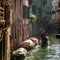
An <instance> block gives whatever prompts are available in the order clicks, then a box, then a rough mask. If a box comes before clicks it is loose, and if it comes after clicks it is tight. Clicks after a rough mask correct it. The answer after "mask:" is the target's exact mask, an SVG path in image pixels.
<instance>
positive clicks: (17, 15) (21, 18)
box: [11, 0, 29, 50]
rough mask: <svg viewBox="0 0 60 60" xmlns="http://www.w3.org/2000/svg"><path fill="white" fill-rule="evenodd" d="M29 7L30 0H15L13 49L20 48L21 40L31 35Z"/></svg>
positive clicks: (12, 33)
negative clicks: (28, 16)
mask: <svg viewBox="0 0 60 60" xmlns="http://www.w3.org/2000/svg"><path fill="white" fill-rule="evenodd" d="M27 8H28V0H14V6H13V23H12V29H11V43H12V44H11V48H12V49H11V50H16V49H17V48H19V47H20V44H21V42H22V41H24V40H26V39H27V38H28V37H29V29H28V25H29V20H28V18H27Z"/></svg>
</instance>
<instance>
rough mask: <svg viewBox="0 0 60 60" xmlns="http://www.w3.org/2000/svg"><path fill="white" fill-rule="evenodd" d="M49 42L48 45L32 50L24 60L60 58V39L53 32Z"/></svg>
mask: <svg viewBox="0 0 60 60" xmlns="http://www.w3.org/2000/svg"><path fill="white" fill-rule="evenodd" d="M49 42H50V43H49V45H48V46H47V47H43V48H42V47H41V46H40V47H39V49H38V48H37V49H36V50H32V51H30V52H29V53H28V54H27V57H26V58H25V59H24V60H60V39H56V36H55V35H53V34H51V36H50V41H49Z"/></svg>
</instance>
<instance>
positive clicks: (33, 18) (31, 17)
mask: <svg viewBox="0 0 60 60" xmlns="http://www.w3.org/2000/svg"><path fill="white" fill-rule="evenodd" d="M30 19H31V21H32V22H33V23H34V24H35V25H36V15H35V14H33V13H32V12H30Z"/></svg>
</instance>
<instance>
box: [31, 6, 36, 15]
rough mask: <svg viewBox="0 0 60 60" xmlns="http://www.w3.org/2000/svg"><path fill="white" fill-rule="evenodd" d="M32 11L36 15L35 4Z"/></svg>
mask: <svg viewBox="0 0 60 60" xmlns="http://www.w3.org/2000/svg"><path fill="white" fill-rule="evenodd" d="M32 12H33V14H35V15H36V6H32Z"/></svg>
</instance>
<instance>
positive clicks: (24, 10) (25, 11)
mask: <svg viewBox="0 0 60 60" xmlns="http://www.w3.org/2000/svg"><path fill="white" fill-rule="evenodd" d="M26 13H27V8H26V6H25V5H23V18H26V15H27V14H26Z"/></svg>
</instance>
